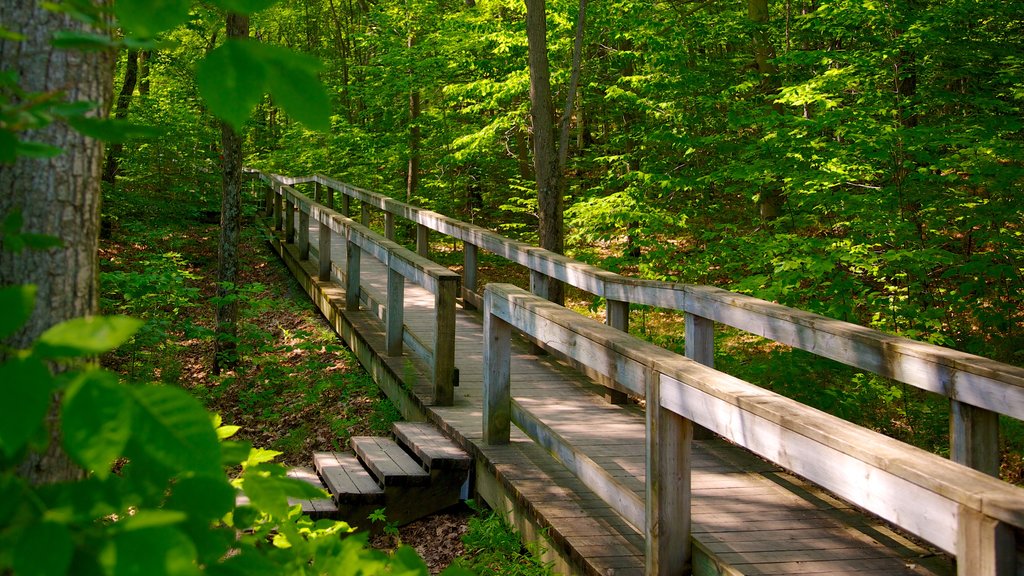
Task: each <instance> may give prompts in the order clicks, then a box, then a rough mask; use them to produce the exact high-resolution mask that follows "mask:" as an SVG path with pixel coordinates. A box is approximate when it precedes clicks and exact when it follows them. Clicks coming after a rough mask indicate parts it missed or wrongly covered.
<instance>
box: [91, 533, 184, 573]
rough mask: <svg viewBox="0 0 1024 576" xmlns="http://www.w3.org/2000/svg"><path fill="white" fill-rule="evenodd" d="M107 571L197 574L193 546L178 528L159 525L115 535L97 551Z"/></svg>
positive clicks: (101, 563)
mask: <svg viewBox="0 0 1024 576" xmlns="http://www.w3.org/2000/svg"><path fill="white" fill-rule="evenodd" d="M99 559H100V565H101V566H103V568H104V571H105V572H106V573H107V574H114V575H116V576H120V575H122V574H124V575H128V574H148V575H152V576H165V575H166V576H171V575H174V576H187V575H191V574H199V569H198V567H197V566H196V562H195V559H196V549H195V545H193V543H192V541H191V540H189V538H188V537H186V536H185V535H184V534H183V533H182V532H181V531H180V530H178V529H176V528H173V527H170V526H158V527H151V528H142V529H139V530H128V531H124V532H121V533H120V534H117V535H116V536H115V537H114V538H113V540H111V541H109V542H107V544H106V546H105V547H104V548H103V550H102V551H101V552H100V558H99Z"/></svg>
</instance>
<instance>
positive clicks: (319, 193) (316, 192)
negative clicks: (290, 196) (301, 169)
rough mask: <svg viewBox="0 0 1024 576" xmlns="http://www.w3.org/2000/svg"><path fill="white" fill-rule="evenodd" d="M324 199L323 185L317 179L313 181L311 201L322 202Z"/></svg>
mask: <svg viewBox="0 0 1024 576" xmlns="http://www.w3.org/2000/svg"><path fill="white" fill-rule="evenodd" d="M323 200H324V187H323V185H322V184H320V183H319V182H317V181H313V201H314V202H317V203H320V204H322V203H323Z"/></svg>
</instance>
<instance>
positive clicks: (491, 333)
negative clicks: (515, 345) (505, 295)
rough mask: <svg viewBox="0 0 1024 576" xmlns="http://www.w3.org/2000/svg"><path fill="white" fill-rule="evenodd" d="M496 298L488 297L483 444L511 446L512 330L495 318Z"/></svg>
mask: <svg viewBox="0 0 1024 576" xmlns="http://www.w3.org/2000/svg"><path fill="white" fill-rule="evenodd" d="M495 299H496V296H495V295H494V293H493V292H492V291H491V290H487V291H486V292H485V293H484V349H483V353H484V354H483V355H484V381H483V396H484V397H483V441H484V442H485V443H487V444H508V442H509V435H510V434H511V430H512V427H511V425H512V406H511V404H512V390H511V359H512V357H511V346H512V326H511V325H509V323H508V322H506V321H504V320H502V319H501V318H499V317H497V316H495V315H494V314H493V312H492V304H493V302H494V300H495Z"/></svg>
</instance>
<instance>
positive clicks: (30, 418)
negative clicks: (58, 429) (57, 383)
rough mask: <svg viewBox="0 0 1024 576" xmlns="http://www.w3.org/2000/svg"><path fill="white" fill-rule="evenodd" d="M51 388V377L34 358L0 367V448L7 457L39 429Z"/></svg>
mask: <svg viewBox="0 0 1024 576" xmlns="http://www.w3.org/2000/svg"><path fill="white" fill-rule="evenodd" d="M53 389H54V382H53V376H51V375H50V371H49V370H48V369H47V368H46V366H44V365H43V363H42V362H40V361H39V359H37V358H32V357H29V358H12V359H9V360H8V361H7V362H4V363H3V364H0V396H2V397H3V399H4V400H3V402H0V447H2V449H3V451H4V453H6V454H7V456H9V457H10V456H14V455H15V454H16V453H17V452H18V450H21V448H22V446H24V445H25V443H26V442H28V439H29V438H31V437H32V436H33V435H34V434H35V433H36V430H39V428H40V427H42V425H43V419H44V418H45V417H46V412H47V410H48V409H49V407H50V396H51V393H52V392H53Z"/></svg>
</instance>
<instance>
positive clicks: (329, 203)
mask: <svg viewBox="0 0 1024 576" xmlns="http://www.w3.org/2000/svg"><path fill="white" fill-rule="evenodd" d="M324 192H326V193H327V207H328V208H330V209H331V210H334V188H331V187H330V186H327V189H326V190H324Z"/></svg>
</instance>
